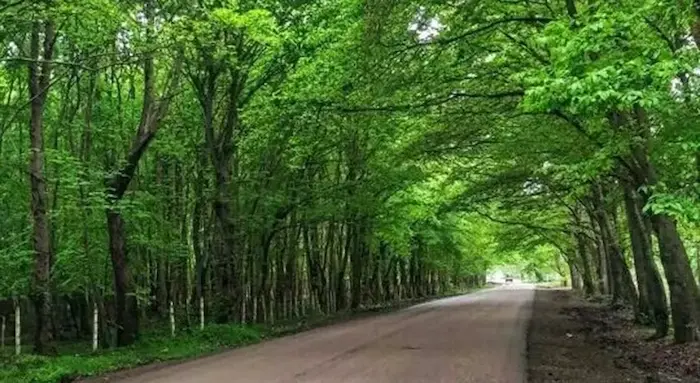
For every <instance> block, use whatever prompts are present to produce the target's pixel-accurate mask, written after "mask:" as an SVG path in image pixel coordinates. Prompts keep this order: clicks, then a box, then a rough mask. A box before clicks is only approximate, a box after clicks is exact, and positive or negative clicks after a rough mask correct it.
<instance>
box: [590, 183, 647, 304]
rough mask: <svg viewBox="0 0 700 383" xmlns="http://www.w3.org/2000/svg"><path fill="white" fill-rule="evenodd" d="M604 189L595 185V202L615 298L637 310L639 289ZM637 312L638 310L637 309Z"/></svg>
mask: <svg viewBox="0 0 700 383" xmlns="http://www.w3.org/2000/svg"><path fill="white" fill-rule="evenodd" d="M603 195H604V194H603V189H602V186H601V185H600V184H599V183H596V184H594V185H593V204H594V209H595V212H596V218H597V220H598V227H599V228H600V232H601V237H602V241H603V245H604V246H605V250H606V253H607V256H608V258H609V259H610V267H611V270H612V274H613V276H612V282H613V285H614V288H613V299H614V300H616V301H620V302H625V303H628V304H630V305H632V306H633V307H634V308H635V310H638V309H639V307H638V299H637V291H636V289H635V287H634V282H633V280H632V275H631V274H630V270H629V268H628V267H627V263H626V262H625V258H624V255H623V254H622V248H621V247H620V243H619V242H618V236H617V233H616V231H615V228H614V226H613V225H612V223H611V220H610V215H609V214H608V211H607V209H606V205H605V201H604V199H603ZM635 312H636V311H635Z"/></svg>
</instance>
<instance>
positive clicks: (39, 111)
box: [29, 21, 56, 354]
mask: <svg viewBox="0 0 700 383" xmlns="http://www.w3.org/2000/svg"><path fill="white" fill-rule="evenodd" d="M41 34H43V35H44V36H43V40H44V43H43V52H42V53H40V39H41V37H40V35H41ZM54 38H55V31H54V25H53V23H52V22H51V21H47V22H39V21H37V22H35V24H34V27H33V30H32V34H31V41H30V51H31V59H32V62H30V63H29V99H30V104H31V111H30V121H29V137H30V142H31V144H30V153H31V159H30V163H29V181H30V185H31V196H32V198H31V212H32V218H33V228H34V230H33V248H34V280H33V285H32V301H33V303H34V309H35V310H36V327H35V334H34V350H35V352H37V353H39V354H53V353H55V352H56V349H55V346H54V345H53V334H52V333H51V329H50V328H49V323H50V321H51V319H52V317H53V311H52V306H51V264H52V262H53V261H52V258H53V255H52V246H51V237H50V235H51V234H50V223H49V218H48V215H47V213H46V208H47V191H46V179H45V174H44V122H43V117H44V104H45V101H46V96H47V93H48V91H49V84H50V79H51V64H50V62H51V59H52V56H53V44H54ZM39 61H42V64H41V65H39Z"/></svg>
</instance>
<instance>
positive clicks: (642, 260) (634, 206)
mask: <svg viewBox="0 0 700 383" xmlns="http://www.w3.org/2000/svg"><path fill="white" fill-rule="evenodd" d="M623 188H624V198H625V211H626V213H627V225H628V227H629V232H630V241H631V244H632V253H633V255H634V267H635V270H636V274H637V286H638V287H639V297H640V303H639V305H640V311H642V312H644V313H645V314H648V315H650V317H651V319H652V320H653V322H654V326H655V329H656V334H655V335H656V336H657V337H665V336H666V335H667V334H668V326H669V323H668V303H667V302H666V293H665V292H664V287H663V281H662V280H661V275H660V274H659V270H658V269H657V268H656V263H655V262H654V258H653V253H652V249H651V234H650V232H649V229H650V228H648V227H647V226H646V225H645V222H644V218H643V215H642V214H643V213H642V207H641V200H640V198H639V195H638V194H637V193H636V191H635V190H634V187H633V186H632V185H631V184H630V183H629V182H624V181H623Z"/></svg>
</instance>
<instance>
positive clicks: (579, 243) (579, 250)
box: [574, 212, 596, 296]
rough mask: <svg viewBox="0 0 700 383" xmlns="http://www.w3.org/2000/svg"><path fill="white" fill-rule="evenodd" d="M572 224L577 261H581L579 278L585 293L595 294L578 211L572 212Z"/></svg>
mask: <svg viewBox="0 0 700 383" xmlns="http://www.w3.org/2000/svg"><path fill="white" fill-rule="evenodd" d="M574 213H575V214H574V226H575V233H574V238H575V240H576V254H577V255H578V258H579V262H580V263H581V266H582V267H581V270H582V273H581V278H582V280H583V291H584V293H585V294H586V295H588V296H590V295H593V294H595V290H596V288H595V284H594V283H593V272H592V271H591V260H590V258H589V256H588V251H587V249H586V237H585V233H584V231H583V222H581V217H580V215H579V212H574Z"/></svg>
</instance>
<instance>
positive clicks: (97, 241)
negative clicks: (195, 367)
mask: <svg viewBox="0 0 700 383" xmlns="http://www.w3.org/2000/svg"><path fill="white" fill-rule="evenodd" d="M697 9H700V6H699V5H698V4H695V5H694V4H693V3H692V2H690V1H673V2H670V1H665V0H642V1H640V0H636V1H627V0H622V1H615V2H597V1H576V0H541V1H532V0H522V1H520V0H516V1H500V0H476V1H458V2H443V1H434V0H425V1H420V2H419V1H413V0H395V1H383V0H340V1H338V0H334V1H330V0H328V1H327V0H296V1H295V0H230V1H219V0H198V1H180V0H140V1H136V0H128V1H115V0H79V1H68V0H53V1H48V0H47V1H29V0H17V1H10V2H6V3H3V4H2V5H0V175H1V177H2V180H3V182H2V183H0V214H1V216H2V217H3V221H2V225H1V226H0V269H1V270H2V271H3V272H2V275H0V299H3V300H4V301H3V303H2V307H0V315H3V316H5V317H6V318H8V324H9V323H10V322H11V320H12V318H13V316H12V313H13V312H14V307H15V306H16V305H19V306H20V308H21V310H22V312H27V313H28V315H27V317H26V318H27V321H26V323H25V324H24V325H23V326H24V327H23V329H24V330H25V331H24V332H25V333H27V332H29V331H31V332H32V333H33V334H35V336H34V346H35V350H36V351H37V352H39V353H43V354H51V353H53V352H54V350H55V347H54V344H55V342H56V341H58V340H60V341H63V340H67V341H75V340H80V339H83V338H85V339H87V338H90V333H91V326H92V321H93V320H92V315H93V309H96V311H97V312H98V314H99V318H98V322H99V324H100V326H99V328H100V334H99V340H100V342H101V343H102V344H103V346H104V347H111V346H126V345H130V344H133V343H134V342H136V341H137V340H138V336H139V330H140V329H143V328H147V327H149V326H155V327H157V326H158V324H162V325H165V324H166V323H167V319H166V318H167V317H168V309H169V305H170V302H173V304H174V307H175V308H176V311H177V312H178V315H181V316H182V318H183V319H182V321H184V322H185V324H186V325H190V324H194V323H196V322H198V319H199V308H200V302H203V303H204V310H203V311H204V313H205V321H206V322H218V323H230V322H244V323H249V322H260V323H273V322H275V321H279V320H286V319H289V318H293V317H300V316H303V315H305V314H307V313H309V312H323V313H326V314H331V313H334V312H337V311H341V310H345V309H347V308H351V309H357V308H359V307H361V306H363V305H374V304H381V303H384V302H389V301H395V300H401V299H405V298H415V297H422V296H429V295H436V294H441V293H444V292H447V291H451V290H454V289H458V288H461V287H464V286H473V285H478V284H481V283H483V280H484V278H485V275H486V273H487V272H488V270H489V269H491V268H492V267H493V266H495V265H500V264H506V263H509V264H515V265H517V268H519V269H520V271H521V272H522V273H524V274H528V275H531V276H533V277H534V278H538V279H543V278H545V276H546V275H547V274H551V273H559V274H561V275H568V278H569V279H570V280H571V283H572V284H573V285H574V287H577V288H579V287H580V288H582V289H583V290H584V291H585V292H586V293H588V294H598V293H601V294H610V295H612V296H613V297H614V299H615V301H617V302H622V303H628V304H630V305H633V306H634V307H635V309H636V312H637V316H638V318H639V320H640V321H643V322H647V323H650V324H654V325H655V326H656V329H657V334H658V335H659V336H665V335H667V333H668V328H669V309H668V307H667V306H668V302H667V295H668V297H669V298H670V313H671V314H672V315H671V317H672V319H673V326H672V327H673V330H674V332H673V333H674V337H675V339H676V340H677V341H691V340H693V339H695V337H696V332H697V329H696V328H697V325H698V324H700V303H699V302H700V292H698V286H697V279H696V277H697V275H696V274H697V270H696V269H698V268H700V267H693V264H692V263H691V261H695V262H697V265H698V266H700V257H699V254H698V252H700V203H698V201H700V128H698V126H697V123H696V121H697V117H698V110H699V109H698V107H699V106H700V104H698V97H697V92H698V85H697V84H698V80H697V76H698V71H697V67H698V65H697V62H698V58H699V56H698V49H697V45H696V41H695V40H694V38H695V37H697V38H698V42H700V32H699V31H700V21H698V20H700V16H698V14H697V13H696V12H700V11H697ZM657 259H658V260H659V261H660V263H659V262H657ZM666 290H668V294H667V293H666V292H665V291H666ZM30 303H31V304H30Z"/></svg>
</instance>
